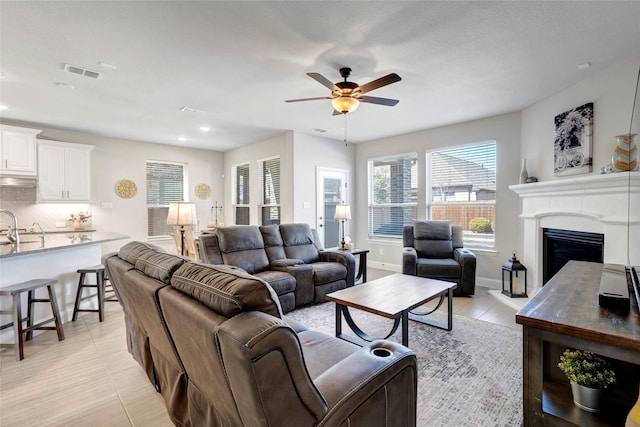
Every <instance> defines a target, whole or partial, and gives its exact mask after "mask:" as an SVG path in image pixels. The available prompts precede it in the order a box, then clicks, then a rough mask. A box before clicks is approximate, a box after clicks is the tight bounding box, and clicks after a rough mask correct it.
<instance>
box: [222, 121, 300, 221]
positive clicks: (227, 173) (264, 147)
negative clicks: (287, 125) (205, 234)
mask: <svg viewBox="0 0 640 427" xmlns="http://www.w3.org/2000/svg"><path fill="white" fill-rule="evenodd" d="M274 156H280V215H281V221H282V222H283V223H285V222H293V217H294V215H293V188H294V175H293V132H285V133H283V134H282V135H280V136H278V137H275V138H271V139H269V140H266V141H263V142H259V143H256V144H251V145H247V146H244V147H240V148H236V149H234V150H229V151H226V152H225V153H224V189H225V196H224V216H225V219H224V222H225V225H231V224H234V223H235V219H234V212H233V197H234V195H233V189H232V185H233V167H234V166H237V165H242V164H246V163H249V182H250V185H249V202H250V204H251V209H250V211H249V214H250V223H251V224H259V223H260V219H259V216H258V209H257V208H256V207H257V206H258V204H259V203H260V185H259V182H260V181H259V178H258V177H259V176H260V175H259V174H260V170H259V167H258V161H259V160H264V159H268V158H271V157H274Z"/></svg>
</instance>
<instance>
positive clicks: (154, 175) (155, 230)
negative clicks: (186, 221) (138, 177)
mask: <svg viewBox="0 0 640 427" xmlns="http://www.w3.org/2000/svg"><path fill="white" fill-rule="evenodd" d="M185 166H186V165H185V164H183V163H169V162H157V161H147V235H148V236H149V237H160V236H162V237H165V236H168V235H170V234H171V233H172V230H171V226H170V225H167V214H168V213H169V203H173V202H179V201H181V200H184V199H185V197H184V189H185Z"/></svg>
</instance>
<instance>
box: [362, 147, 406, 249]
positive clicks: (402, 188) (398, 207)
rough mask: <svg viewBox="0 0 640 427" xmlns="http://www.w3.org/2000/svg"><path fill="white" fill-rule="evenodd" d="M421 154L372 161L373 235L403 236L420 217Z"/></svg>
mask: <svg viewBox="0 0 640 427" xmlns="http://www.w3.org/2000/svg"><path fill="white" fill-rule="evenodd" d="M417 195H418V155H417V153H410V154H403V155H399V156H393V157H386V158H381V159H372V160H369V218H368V225H369V235H370V236H390V237H402V226H403V225H404V224H411V223H412V222H413V221H415V219H416V214H417V206H418V203H417Z"/></svg>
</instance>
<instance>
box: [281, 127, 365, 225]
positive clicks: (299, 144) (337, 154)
mask: <svg viewBox="0 0 640 427" xmlns="http://www.w3.org/2000/svg"><path fill="white" fill-rule="evenodd" d="M354 155H355V150H354V147H353V144H346V145H345V143H344V142H341V141H334V140H330V139H326V138H320V137H316V136H313V135H305V134H301V133H295V134H294V144H293V160H294V161H293V176H294V181H295V186H294V188H293V206H294V208H293V214H294V216H293V219H294V222H304V223H307V224H310V225H311V226H312V227H316V222H317V221H316V219H317V218H318V216H319V213H318V212H317V195H316V192H317V185H318V183H317V172H318V168H327V169H341V170H346V171H348V172H349V176H348V177H347V180H348V181H350V182H347V200H350V201H351V200H354V198H353V194H354V193H353V187H354V185H353V181H354V179H353V169H354ZM305 203H308V206H309V207H308V208H305ZM351 209H352V211H351V212H352V215H354V212H355V211H357V207H356V206H351ZM349 223H350V221H347V222H346V224H345V233H346V234H347V235H349V225H350V224H349Z"/></svg>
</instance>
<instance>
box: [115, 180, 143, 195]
mask: <svg viewBox="0 0 640 427" xmlns="http://www.w3.org/2000/svg"><path fill="white" fill-rule="evenodd" d="M137 193H138V186H137V185H136V183H135V182H133V181H131V180H130V179H121V180H120V181H118V182H116V194H117V195H118V196H120V197H122V198H123V199H131V198H133V197H135V195H136V194H137Z"/></svg>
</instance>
